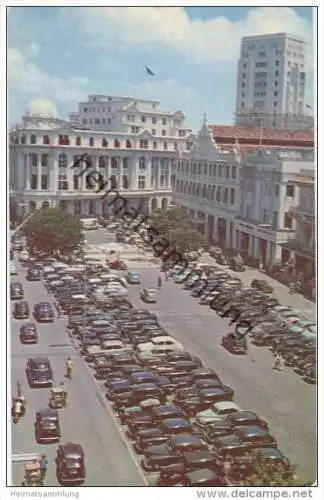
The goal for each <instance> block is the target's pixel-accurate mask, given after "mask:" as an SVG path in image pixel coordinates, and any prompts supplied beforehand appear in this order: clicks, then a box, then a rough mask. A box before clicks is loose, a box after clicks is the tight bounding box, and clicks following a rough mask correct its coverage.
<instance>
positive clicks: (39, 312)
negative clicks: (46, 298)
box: [34, 302, 55, 323]
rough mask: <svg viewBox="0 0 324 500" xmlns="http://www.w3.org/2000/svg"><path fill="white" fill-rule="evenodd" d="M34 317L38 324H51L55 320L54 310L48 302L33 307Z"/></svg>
mask: <svg viewBox="0 0 324 500" xmlns="http://www.w3.org/2000/svg"><path fill="white" fill-rule="evenodd" d="M34 317H35V319H36V321H38V323H52V322H53V321H54V318H55V314H54V309H53V306H52V304H50V303H49V302H39V303H38V304H36V305H35V307H34Z"/></svg>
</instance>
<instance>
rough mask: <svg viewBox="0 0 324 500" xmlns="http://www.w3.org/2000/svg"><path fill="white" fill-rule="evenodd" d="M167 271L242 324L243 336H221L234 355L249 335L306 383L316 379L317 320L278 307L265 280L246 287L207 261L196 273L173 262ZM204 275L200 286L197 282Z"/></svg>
mask: <svg viewBox="0 0 324 500" xmlns="http://www.w3.org/2000/svg"><path fill="white" fill-rule="evenodd" d="M170 273H171V275H172V276H173V278H174V281H175V282H176V283H179V284H182V285H183V288H184V289H185V290H188V291H190V293H191V295H192V297H195V298H198V299H199V303H200V304H202V305H209V307H210V308H211V309H212V310H214V311H215V312H216V313H217V314H218V315H219V316H221V317H227V318H229V320H230V323H232V324H233V325H236V326H237V327H240V325H245V328H243V330H241V332H243V333H242V334H239V335H229V336H227V337H226V338H223V345H224V347H227V348H228V349H229V350H230V351H231V352H233V353H235V354H241V353H245V352H247V348H248V345H247V342H246V339H247V336H249V337H250V338H251V341H252V342H253V344H255V345H257V346H267V347H269V348H270V349H271V350H272V351H273V353H274V354H280V355H281V356H282V357H283V359H284V362H285V364H286V365H287V366H290V367H293V368H294V370H295V371H296V373H298V374H299V375H301V376H302V377H303V379H304V380H305V381H306V382H308V383H312V384H315V383H316V338H317V327H316V324H315V323H314V322H312V321H309V320H308V319H307V318H304V317H303V316H302V315H301V314H300V313H299V312H298V311H294V310H293V309H291V308H290V307H287V306H281V305H280V304H279V302H278V300H277V299H276V298H275V297H274V296H273V295H272V287H271V286H268V284H267V282H266V280H253V281H252V283H251V286H249V287H247V286H244V285H243V284H242V282H241V280H240V279H239V278H235V277H233V276H230V275H228V274H227V273H226V272H225V271H224V270H222V269H219V268H217V267H214V266H207V265H206V266H203V265H196V269H195V273H192V270H191V275H193V276H192V277H190V274H189V273H190V271H184V272H180V273H179V270H178V269H177V266H175V267H174V268H173V269H172V270H171V271H170ZM202 276H203V277H204V282H205V285H204V289H202V287H201V283H200V282H199V281H198V280H199V278H201V277H202ZM198 284H199V286H198ZM238 330H239V328H238ZM245 333H246V336H245V335H244V334H245Z"/></svg>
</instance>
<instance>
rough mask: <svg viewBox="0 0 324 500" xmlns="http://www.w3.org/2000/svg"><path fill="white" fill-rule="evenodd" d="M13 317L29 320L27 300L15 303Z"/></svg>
mask: <svg viewBox="0 0 324 500" xmlns="http://www.w3.org/2000/svg"><path fill="white" fill-rule="evenodd" d="M13 315H14V318H15V319H28V318H29V306H28V303H27V302H26V301H25V300H21V301H19V302H15V305H14V310H13Z"/></svg>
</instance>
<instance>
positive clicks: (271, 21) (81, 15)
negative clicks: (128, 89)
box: [69, 7, 313, 62]
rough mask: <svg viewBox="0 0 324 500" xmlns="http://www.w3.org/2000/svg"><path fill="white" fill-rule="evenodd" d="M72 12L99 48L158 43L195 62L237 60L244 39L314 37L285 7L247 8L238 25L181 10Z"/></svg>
mask: <svg viewBox="0 0 324 500" xmlns="http://www.w3.org/2000/svg"><path fill="white" fill-rule="evenodd" d="M71 12H72V16H77V22H78V23H81V25H82V30H83V33H86V34H87V35H88V37H90V38H93V39H95V38H97V40H98V39H99V40H100V43H101V44H102V42H103V40H106V41H109V40H111V39H113V38H116V39H118V40H120V41H122V42H124V43H126V44H131V45H143V44H153V43H154V44H160V45H161V44H162V45H163V46H166V47H168V48H169V49H171V50H176V51H178V52H179V53H180V54H184V55H186V56H188V58H190V59H194V60H195V61H196V62H217V61H234V60H236V59H237V58H238V54H239V44H240V40H241V38H242V37H243V36H248V35H258V34H267V33H279V32H288V33H293V34H296V35H300V36H302V37H303V38H305V39H306V40H307V41H308V42H311V43H312V38H313V28H312V25H311V24H310V23H309V22H308V21H307V20H306V19H305V18H303V17H301V16H299V15H298V14H297V13H296V12H295V11H294V10H293V9H292V8H290V7H260V8H255V9H251V10H250V11H249V12H248V14H247V16H246V17H245V19H243V20H240V21H231V20H229V19H227V18H225V17H215V18H213V19H208V20H199V19H195V20H190V19H189V17H188V15H187V13H186V11H185V10H184V9H183V8H182V7H141V8H138V7H86V8H81V9H72V11H71V10H69V13H71ZM70 15H71V14H70ZM311 43H310V47H309V50H310V53H311V50H312V48H311Z"/></svg>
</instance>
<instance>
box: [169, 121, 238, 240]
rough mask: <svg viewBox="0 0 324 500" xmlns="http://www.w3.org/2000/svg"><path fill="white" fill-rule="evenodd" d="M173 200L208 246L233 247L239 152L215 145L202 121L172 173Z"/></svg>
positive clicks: (205, 122) (204, 122)
mask: <svg viewBox="0 0 324 500" xmlns="http://www.w3.org/2000/svg"><path fill="white" fill-rule="evenodd" d="M175 177H176V180H175V186H174V200H175V203H176V204H177V205H180V206H184V207H186V208H187V209H188V211H189V214H190V215H191V217H192V219H193V221H194V223H195V225H196V227H197V229H198V230H200V231H201V232H203V233H204V234H205V235H206V237H207V239H208V241H209V242H210V243H214V244H219V245H222V246H227V247H232V246H233V244H234V245H235V242H233V236H234V235H233V221H234V219H235V216H236V213H237V204H238V201H239V189H240V181H239V151H235V149H234V150H232V151H231V152H224V151H222V150H220V149H219V148H218V147H217V145H216V144H215V142H214V140H213V138H212V135H211V133H210V131H209V128H208V126H207V120H206V118H204V121H203V125H202V128H201V130H200V131H199V133H198V135H197V137H196V138H195V139H194V140H193V144H192V147H191V149H190V150H185V151H183V152H182V153H181V154H180V156H179V160H178V164H177V169H176V173H175Z"/></svg>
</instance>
